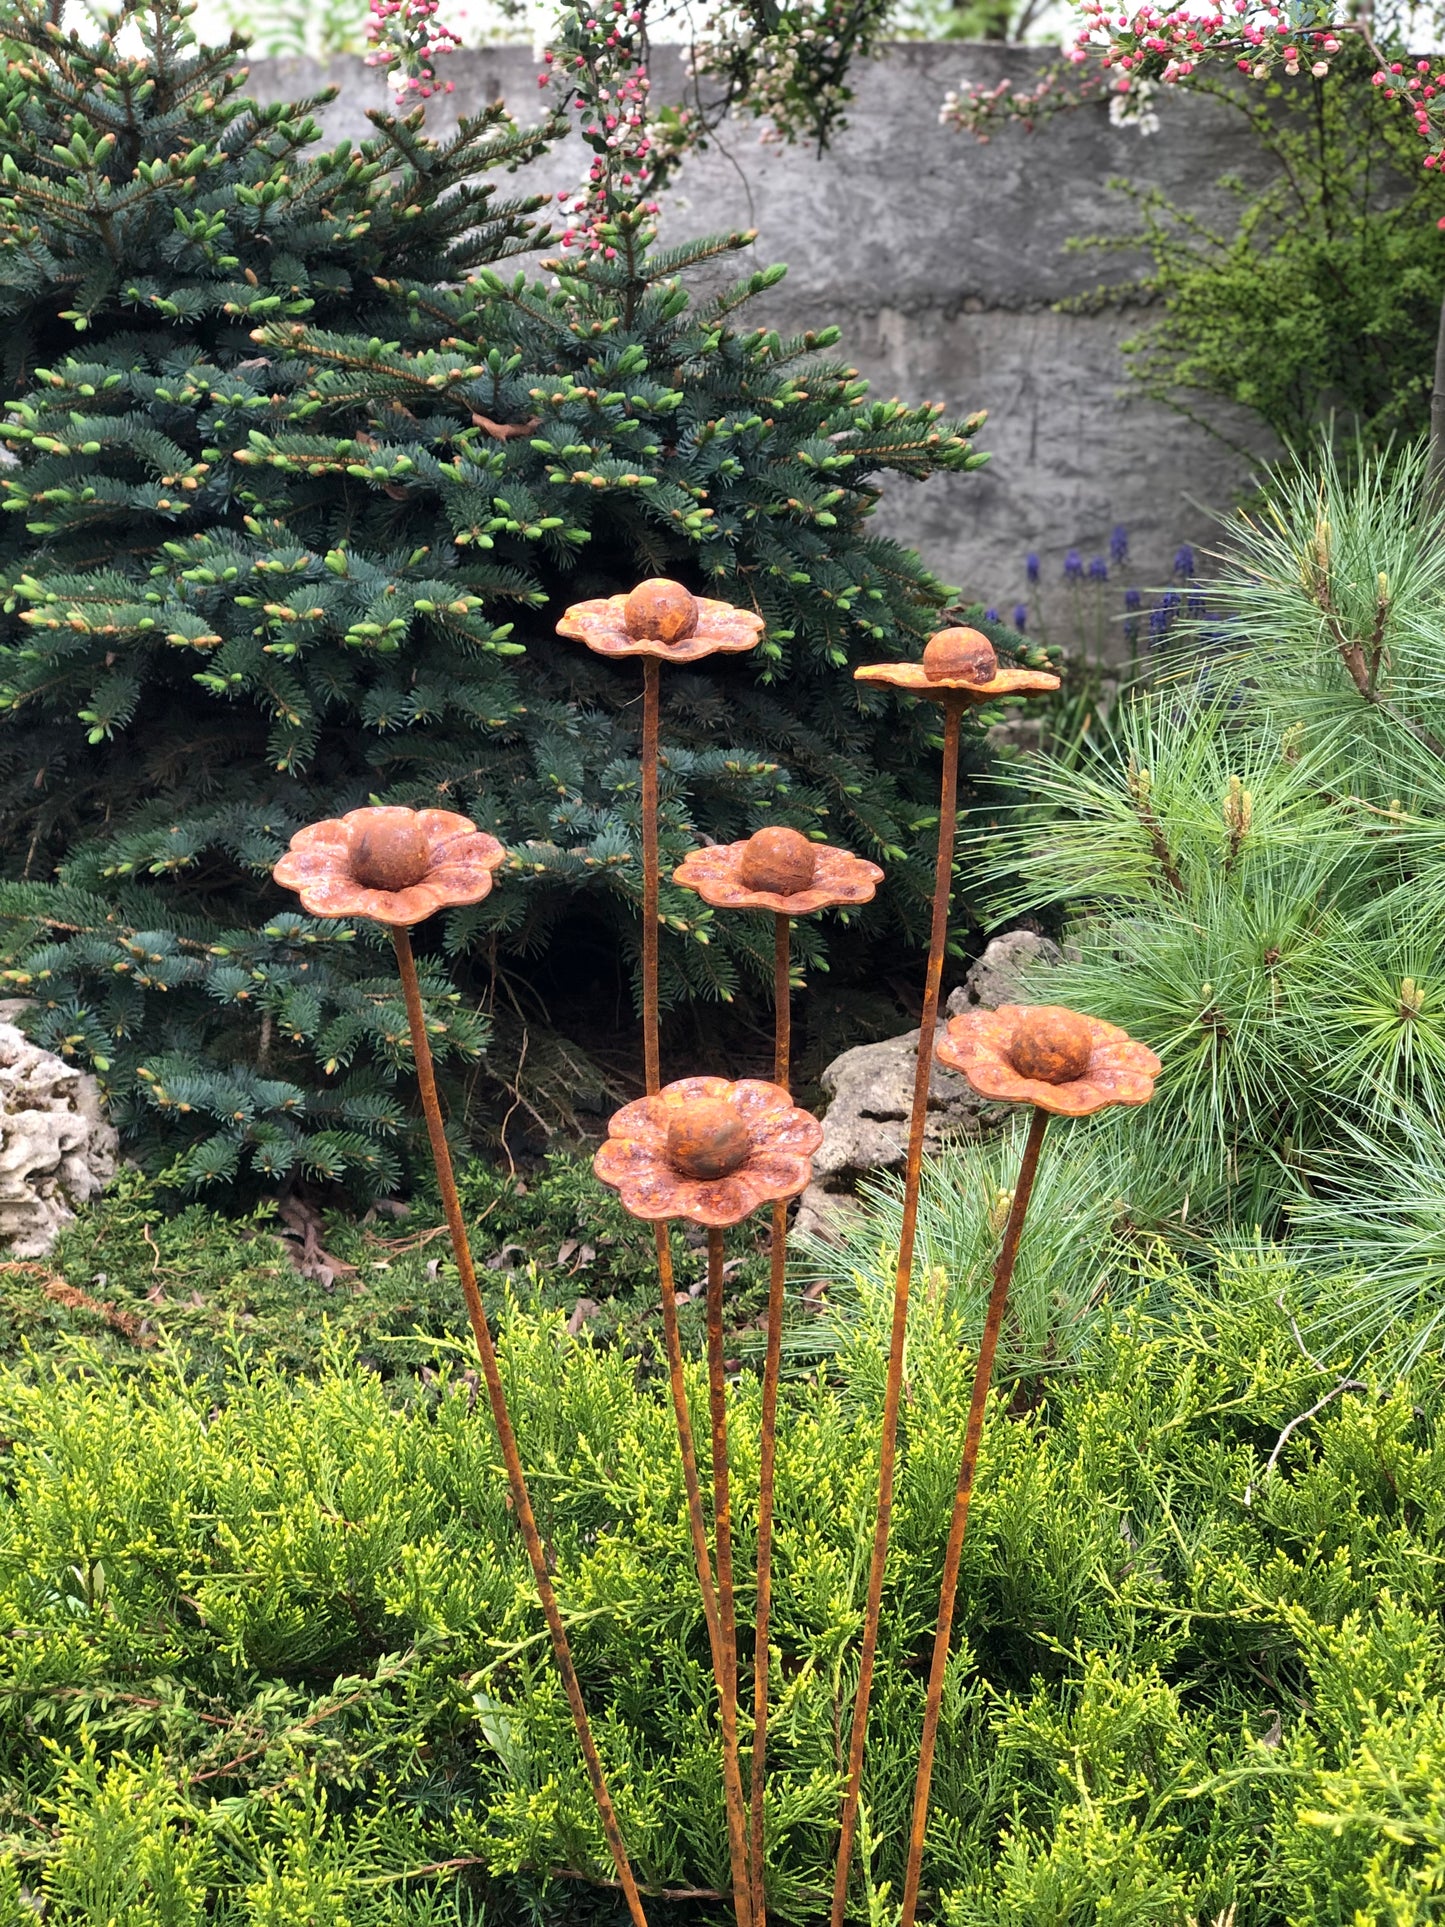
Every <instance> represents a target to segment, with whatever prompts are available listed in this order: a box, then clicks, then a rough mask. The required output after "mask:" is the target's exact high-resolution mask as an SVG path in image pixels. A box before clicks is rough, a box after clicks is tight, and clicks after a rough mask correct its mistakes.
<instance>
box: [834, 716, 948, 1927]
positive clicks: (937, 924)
mask: <svg viewBox="0 0 1445 1927" xmlns="http://www.w3.org/2000/svg"><path fill="white" fill-rule="evenodd" d="M961 715H962V712H961V709H960V706H959V704H958V703H956V702H949V703H947V704H946V705H945V708H944V723H943V781H942V785H941V790H940V795H939V805H938V861H937V865H936V868H935V871H934V882H933V925H932V929H931V931H930V933H929V943H928V974H927V976H926V978H925V980H924V992H923V1017H922V1021H921V1023H920V1024H919V1028H918V1065H917V1069H916V1071H915V1073H914V1079H913V1108H912V1111H911V1113H910V1115H909V1122H908V1167H907V1175H906V1178H905V1181H904V1189H903V1223H902V1226H901V1228H900V1231H899V1238H898V1270H897V1272H896V1273H895V1274H894V1281H893V1320H892V1326H891V1329H890V1333H889V1340H888V1375H887V1380H886V1383H885V1386H884V1393H883V1432H882V1437H881V1439H880V1441H879V1448H878V1511H877V1516H876V1518H875V1520H874V1525H873V1552H872V1557H871V1559H870V1562H869V1567H868V1596H867V1601H866V1604H865V1607H864V1613H863V1644H862V1649H861V1651H860V1652H859V1655H858V1691H857V1694H856V1696H855V1698H854V1701H853V1727H852V1731H851V1733H850V1734H849V1736H848V1777H847V1780H846V1782H845V1785H844V1791H843V1811H842V1816H841V1819H840V1823H839V1830H838V1859H837V1863H836V1865H835V1867H834V1870H833V1907H832V1915H831V1927H843V1915H844V1911H845V1909H846V1907H847V1902H848V1875H849V1872H850V1870H851V1867H852V1861H853V1838H854V1835H855V1833H856V1832H857V1827H858V1801H859V1799H860V1797H861V1794H862V1787H863V1750H864V1746H865V1744H866V1742H867V1738H868V1701H869V1699H870V1697H871V1695H872V1691H873V1665H874V1660H875V1658H876V1656H877V1652H878V1624H879V1617H880V1614H881V1612H882V1609H883V1576H884V1571H885V1569H886V1567H887V1563H888V1529H889V1526H890V1524H891V1522H892V1517H893V1475H894V1464H895V1459H896V1456H897V1448H898V1406H899V1400H900V1397H901V1394H902V1389H903V1351H904V1341H905V1339H906V1337H907V1331H908V1293H909V1289H910V1287H911V1285H912V1281H913V1244H914V1239H915V1237H916V1236H917V1232H918V1187H919V1182H920V1180H921V1178H922V1174H923V1128H924V1124H925V1122H926V1121H927V1115H928V1085H929V1079H930V1077H931V1076H932V1072H933V1036H934V1032H935V1031H936V1030H937V1028H938V997H939V991H940V988H941V987H942V983H943V953H944V947H945V944H946V942H947V939H948V909H949V899H950V897H951V896H952V892H953V849H954V842H955V838H956V835H957V830H958V741H959V730H960V721H961Z"/></svg>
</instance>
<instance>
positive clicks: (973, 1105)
mask: <svg viewBox="0 0 1445 1927" xmlns="http://www.w3.org/2000/svg"><path fill="white" fill-rule="evenodd" d="M917 1064H918V1032H917V1031H916V1030H910V1031H906V1032H905V1033H904V1034H903V1036H901V1037H885V1038H884V1040H883V1042H882V1043H881V1044H858V1045H855V1047H854V1048H853V1049H852V1050H845V1051H844V1052H843V1054H842V1055H841V1056H840V1057H835V1058H834V1059H833V1061H832V1063H831V1064H829V1066H828V1067H827V1069H826V1070H825V1071H824V1072H823V1074H822V1077H821V1078H820V1079H819V1082H820V1083H821V1084H822V1086H823V1090H824V1093H825V1095H826V1096H827V1098H828V1100H829V1103H828V1109H827V1112H826V1113H825V1115H824V1118H823V1142H822V1143H821V1145H819V1147H818V1149H817V1150H816V1151H815V1152H814V1154H813V1181H812V1183H811V1184H810V1185H809V1186H808V1188H807V1190H806V1191H805V1192H804V1193H803V1196H802V1198H801V1199H800V1200H799V1203H798V1217H797V1223H796V1229H797V1230H798V1231H799V1232H817V1233H821V1234H822V1235H823V1236H826V1235H827V1234H828V1231H829V1228H830V1220H831V1221H833V1222H834V1223H836V1220H837V1218H838V1217H839V1215H840V1214H844V1213H847V1212H848V1211H850V1210H856V1209H857V1204H856V1200H855V1196H854V1194H855V1192H856V1190H857V1186H858V1180H859V1179H860V1178H864V1177H868V1176H870V1175H872V1174H874V1173H877V1172H880V1171H901V1170H902V1169H903V1166H904V1163H905V1161H906V1159H907V1156H908V1116H909V1112H910V1111H911V1110H912V1108H913V1082H914V1078H915V1076H916V1075H917V1068H916V1067H917ZM989 1108H990V1107H989V1103H988V1100H987V1099H986V1098H982V1097H980V1096H979V1095H978V1093H977V1092H976V1091H975V1090H974V1089H973V1087H972V1086H971V1085H970V1084H969V1083H968V1082H967V1081H966V1080H965V1079H964V1078H962V1077H960V1076H959V1074H958V1072H957V1071H950V1070H945V1069H944V1067H943V1065H941V1064H938V1063H935V1064H934V1066H933V1074H932V1076H931V1077H930V1078H929V1080H928V1112H927V1116H926V1118H925V1121H924V1129H923V1149H924V1154H925V1156H932V1155H934V1154H935V1153H936V1152H937V1151H939V1150H940V1149H941V1148H942V1147H943V1145H944V1144H945V1143H946V1142H947V1141H948V1140H949V1139H950V1138H959V1137H977V1136H978V1135H979V1132H980V1130H981V1128H982V1127H981V1123H980V1119H981V1117H982V1114H983V1113H984V1112H985V1111H986V1110H988V1109H989Z"/></svg>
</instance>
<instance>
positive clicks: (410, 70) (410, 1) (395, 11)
mask: <svg viewBox="0 0 1445 1927" xmlns="http://www.w3.org/2000/svg"><path fill="white" fill-rule="evenodd" d="M440 9H441V0H371V13H370V17H369V18H368V20H367V23H366V38H367V40H368V42H369V43H370V45H371V49H372V51H371V52H370V53H369V54H368V55H367V56H366V64H367V66H368V67H385V68H386V69H387V71H388V73H389V75H390V78H391V84H392V90H393V92H394V93H395V95H396V98H397V100H398V102H401V101H405V100H407V99H414V100H422V101H425V100H430V98H431V97H432V95H433V94H443V93H445V94H449V93H451V91H452V86H453V83H452V82H451V81H450V80H446V81H444V80H441V79H439V78H438V76H437V68H436V63H437V60H438V58H439V57H440V56H441V55H443V54H449V53H451V52H452V51H453V49H455V48H457V47H460V46H461V44H462V43H461V41H460V39H459V38H458V37H457V35H456V34H454V33H453V32H452V30H451V28H450V27H448V26H446V25H445V24H444V23H443V22H442V21H441V20H439V19H438V18H437V15H438V13H439V12H440Z"/></svg>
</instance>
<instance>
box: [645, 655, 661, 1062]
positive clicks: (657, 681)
mask: <svg viewBox="0 0 1445 1927" xmlns="http://www.w3.org/2000/svg"><path fill="white" fill-rule="evenodd" d="M660 692H661V671H660V666H659V664H658V662H657V660H656V658H655V657H652V656H645V657H644V658H643V662H642V1062H643V1070H644V1073H645V1075H646V1079H647V1093H648V1096H649V1097H651V1096H652V1095H653V1094H654V1093H655V1092H656V1091H658V1090H660V1089H661V1087H662V1073H661V1053H660V1049H659V1043H658V1027H659V1022H660V1019H659V1015H658V991H657V920H658V874H657V872H658V856H657V736H658V725H659V717H660V714H661V708H662V704H661V693H660Z"/></svg>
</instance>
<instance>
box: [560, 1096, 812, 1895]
mask: <svg viewBox="0 0 1445 1927" xmlns="http://www.w3.org/2000/svg"><path fill="white" fill-rule="evenodd" d="M607 1131H608V1136H607V1142H606V1143H605V1144H604V1145H603V1146H602V1148H601V1149H600V1150H599V1151H598V1153H597V1156H596V1158H595V1160H594V1163H593V1168H594V1170H595V1171H596V1173H597V1175H598V1177H599V1178H601V1180H602V1182H603V1183H604V1184H609V1185H612V1186H613V1187H615V1189H616V1190H617V1192H618V1194H619V1196H620V1198H621V1200H622V1205H623V1209H624V1210H626V1211H628V1212H630V1213H631V1215H632V1216H633V1217H634V1218H641V1219H646V1220H651V1221H653V1222H655V1223H656V1224H657V1225H658V1228H659V1241H658V1265H659V1270H660V1271H661V1274H662V1281H663V1312H664V1320H665V1321H668V1320H669V1319H670V1321H671V1324H672V1326H673V1332H672V1336H671V1337H670V1338H669V1344H668V1364H669V1368H670V1370H671V1373H672V1378H673V1402H674V1407H675V1410H676V1411H677V1412H678V1414H679V1415H680V1416H679V1427H678V1429H679V1441H680V1443H681V1445H682V1452H683V1464H684V1468H687V1467H689V1466H691V1476H690V1477H689V1478H687V1479H686V1481H685V1488H686V1496H687V1508H688V1525H689V1529H690V1532H691V1536H692V1543H693V1557H694V1560H695V1563H696V1565H697V1576H698V1584H699V1586H700V1588H701V1591H702V1597H703V1609H704V1616H705V1618H706V1620H707V1627H708V1638H709V1642H710V1644H711V1649H712V1660H713V1673H714V1677H715V1678H716V1680H717V1686H718V1708H719V1718H720V1723H721V1726H722V1738H723V1793H724V1798H725V1801H726V1805H727V1827H728V1856H729V1862H730V1866H731V1873H732V1888H733V1908H734V1912H735V1914H736V1917H737V1922H738V1927H754V1920H753V1900H752V1878H751V1870H750V1856H749V1844H748V1836H749V1826H748V1815H747V1810H746V1807H745V1805H744V1801H743V1789H742V1774H741V1769H740V1767H739V1763H738V1661H737V1618H736V1610H735V1605H734V1597H733V1591H734V1589H733V1547H732V1501H731V1493H730V1490H729V1471H728V1441H727V1386H726V1380H725V1376H724V1369H723V1367H724V1360H723V1231H724V1229H725V1228H726V1227H727V1226H729V1225H734V1224H740V1223H741V1222H742V1220H743V1219H744V1218H746V1217H749V1216H750V1215H751V1214H752V1213H753V1212H754V1211H756V1210H758V1209H760V1208H761V1207H762V1206H763V1205H765V1204H784V1205H785V1204H786V1202H787V1200H788V1199H790V1198H795V1197H796V1196H797V1195H798V1193H799V1192H800V1191H802V1190H803V1189H805V1187H806V1186H807V1183H808V1180H809V1178H810V1177H811V1175H812V1166H811V1163H810V1159H811V1158H812V1155H813V1153H814V1151H816V1150H817V1148H818V1145H819V1143H820V1142H821V1140H822V1136H823V1131H822V1126H821V1125H820V1124H819V1123H818V1121H817V1120H816V1118H813V1117H811V1116H809V1114H808V1112H806V1111H802V1110H799V1109H798V1108H797V1107H796V1106H795V1105H794V1104H793V1101H792V1099H791V1098H790V1097H789V1096H788V1093H787V1091H786V1090H785V1089H783V1088H782V1087H781V1086H780V1085H777V1084H768V1083H765V1082H763V1081H762V1080H761V1079H757V1078H744V1079H742V1080H740V1081H739V1082H737V1083H729V1082H728V1081H727V1080H726V1079H725V1078H721V1077H685V1078H683V1079H681V1080H680V1081H679V1082H678V1083H675V1084H669V1085H667V1086H666V1088H665V1089H663V1090H661V1091H659V1092H657V1093H655V1094H650V1095H649V1096H647V1097H643V1098H639V1099H638V1100H637V1102H636V1103H634V1104H626V1105H624V1106H623V1107H622V1109H621V1110H620V1111H618V1112H617V1113H616V1115H615V1116H614V1117H613V1118H612V1120H611V1122H610V1123H609V1125H608V1127H607ZM674 1218H685V1219H687V1220H689V1221H690V1222H691V1223H693V1224H697V1225H701V1226H703V1227H704V1229H705V1230H706V1232H707V1360H708V1407H709V1414H710V1419H711V1430H712V1474H713V1530H714V1538H715V1543H716V1561H717V1580H716V1586H714V1582H713V1566H712V1561H711V1559H710V1557H709V1552H708V1544H707V1528H706V1524H705V1521H704V1519H703V1514H702V1505H701V1499H700V1496H699V1488H698V1481H697V1476H696V1461H695V1458H694V1455H693V1449H692V1438H691V1428H690V1426H688V1427H686V1429H684V1424H683V1418H684V1417H685V1415H686V1412H687V1395H686V1387H685V1384H684V1382H683V1377H682V1354H681V1349H680V1347H679V1346H677V1345H676V1342H675V1339H676V1334H675V1325H676V1310H675V1306H676V1291H675V1286H674V1281H673V1276H672V1253H671V1247H670V1245H669V1244H668V1237H667V1225H668V1221H669V1220H671V1219H674ZM669 1306H672V1307H673V1309H672V1311H671V1312H670V1313H669V1310H668V1307H669Z"/></svg>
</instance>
